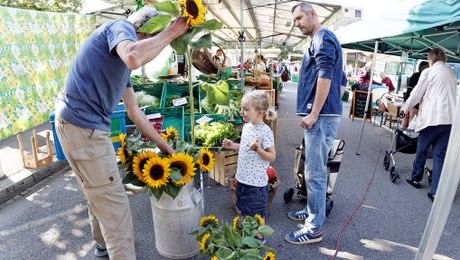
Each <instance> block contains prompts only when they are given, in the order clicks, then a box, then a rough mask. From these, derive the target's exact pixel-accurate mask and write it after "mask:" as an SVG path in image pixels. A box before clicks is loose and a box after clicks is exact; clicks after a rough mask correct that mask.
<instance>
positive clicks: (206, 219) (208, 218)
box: [200, 215, 219, 227]
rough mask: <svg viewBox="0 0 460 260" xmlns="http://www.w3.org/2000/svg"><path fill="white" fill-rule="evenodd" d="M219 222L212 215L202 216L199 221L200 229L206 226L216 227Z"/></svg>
mask: <svg viewBox="0 0 460 260" xmlns="http://www.w3.org/2000/svg"><path fill="white" fill-rule="evenodd" d="M218 223H219V220H218V219H217V218H216V216H214V215H209V216H204V217H202V218H201V219H200V227H206V226H207V225H208V224H214V225H217V224H218Z"/></svg>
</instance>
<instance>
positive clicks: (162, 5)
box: [153, 1, 180, 17]
mask: <svg viewBox="0 0 460 260" xmlns="http://www.w3.org/2000/svg"><path fill="white" fill-rule="evenodd" d="M153 6H154V7H155V9H157V11H160V12H165V13H169V14H172V15H174V16H175V17H177V16H179V15H180V12H179V6H177V2H173V1H163V2H159V3H156V4H154V5H153Z"/></svg>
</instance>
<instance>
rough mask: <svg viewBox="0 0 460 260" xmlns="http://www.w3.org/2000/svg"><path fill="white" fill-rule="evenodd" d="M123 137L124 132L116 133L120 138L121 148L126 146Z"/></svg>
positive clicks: (124, 135)
mask: <svg viewBox="0 0 460 260" xmlns="http://www.w3.org/2000/svg"><path fill="white" fill-rule="evenodd" d="M125 137H126V134H123V133H120V134H119V135H118V138H120V143H121V147H123V148H124V147H125V146H126V141H125Z"/></svg>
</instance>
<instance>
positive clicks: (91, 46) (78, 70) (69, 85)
mask: <svg viewBox="0 0 460 260" xmlns="http://www.w3.org/2000/svg"><path fill="white" fill-rule="evenodd" d="M125 40H130V41H133V42H135V41H137V40H138V39H137V37H136V31H135V29H134V26H133V25H132V24H131V23H130V22H128V21H127V20H116V21H110V22H107V23H105V24H103V25H101V26H100V27H99V28H97V29H96V30H95V31H94V32H93V33H92V34H91V35H90V37H89V38H88V39H87V40H86V41H85V42H84V43H83V44H82V46H81V48H80V49H79V50H78V53H77V55H76V57H75V59H74V60H73V63H72V66H71V68H70V71H69V74H68V75H67V79H66V82H65V86H64V89H63V92H62V94H61V95H59V100H58V103H57V104H56V115H59V116H60V117H61V118H63V119H65V120H66V121H68V122H70V123H71V124H73V125H76V126H79V127H82V128H89V129H99V130H102V131H106V132H110V118H109V115H110V114H111V113H112V112H113V110H114V109H115V107H116V106H117V104H118V102H120V100H121V98H122V96H123V94H124V92H125V89H126V87H130V86H131V82H130V75H131V70H130V69H129V68H128V67H127V66H126V64H125V63H124V62H123V61H122V60H121V59H120V57H119V56H118V54H117V53H116V51H115V47H116V46H117V45H118V44H119V43H120V42H122V41H125Z"/></svg>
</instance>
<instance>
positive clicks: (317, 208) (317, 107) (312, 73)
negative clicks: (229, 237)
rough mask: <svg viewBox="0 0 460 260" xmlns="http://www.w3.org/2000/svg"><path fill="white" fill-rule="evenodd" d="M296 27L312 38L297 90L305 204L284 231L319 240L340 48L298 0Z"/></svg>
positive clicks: (296, 239)
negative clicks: (297, 225) (297, 224)
mask: <svg viewBox="0 0 460 260" xmlns="http://www.w3.org/2000/svg"><path fill="white" fill-rule="evenodd" d="M292 15H293V17H294V23H295V26H297V27H298V28H299V29H300V31H301V32H302V34H303V35H305V36H310V37H311V38H312V41H311V45H310V47H309V48H308V49H307V51H306V52H305V56H304V58H303V62H302V67H301V73H300V79H299V84H298V89H297V115H299V116H302V119H301V120H300V127H302V128H303V129H304V139H305V180H306V186H307V194H308V200H307V207H306V208H305V209H302V210H300V211H292V212H289V214H288V217H289V218H291V219H294V220H299V221H305V225H303V226H302V228H301V229H300V230H298V231H295V232H292V233H289V234H287V235H286V240H287V241H288V242H289V243H292V244H307V243H316V242H319V241H321V240H322V238H323V233H322V228H323V225H324V222H325V218H326V216H325V213H326V210H325V207H326V189H327V178H328V176H327V167H326V163H327V160H328V152H329V149H330V147H331V146H332V143H333V141H334V138H335V136H336V133H337V128H338V126H339V123H340V116H341V114H342V102H341V96H340V87H341V85H342V84H343V82H342V81H343V70H342V48H341V47H340V43H339V41H338V40H337V38H336V37H335V35H334V34H333V33H332V32H331V31H329V30H328V29H325V28H322V27H321V24H320V22H319V20H318V16H317V14H316V12H315V11H314V10H313V7H312V6H311V5H310V4H307V3H300V4H298V5H296V6H294V7H293V8H292Z"/></svg>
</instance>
